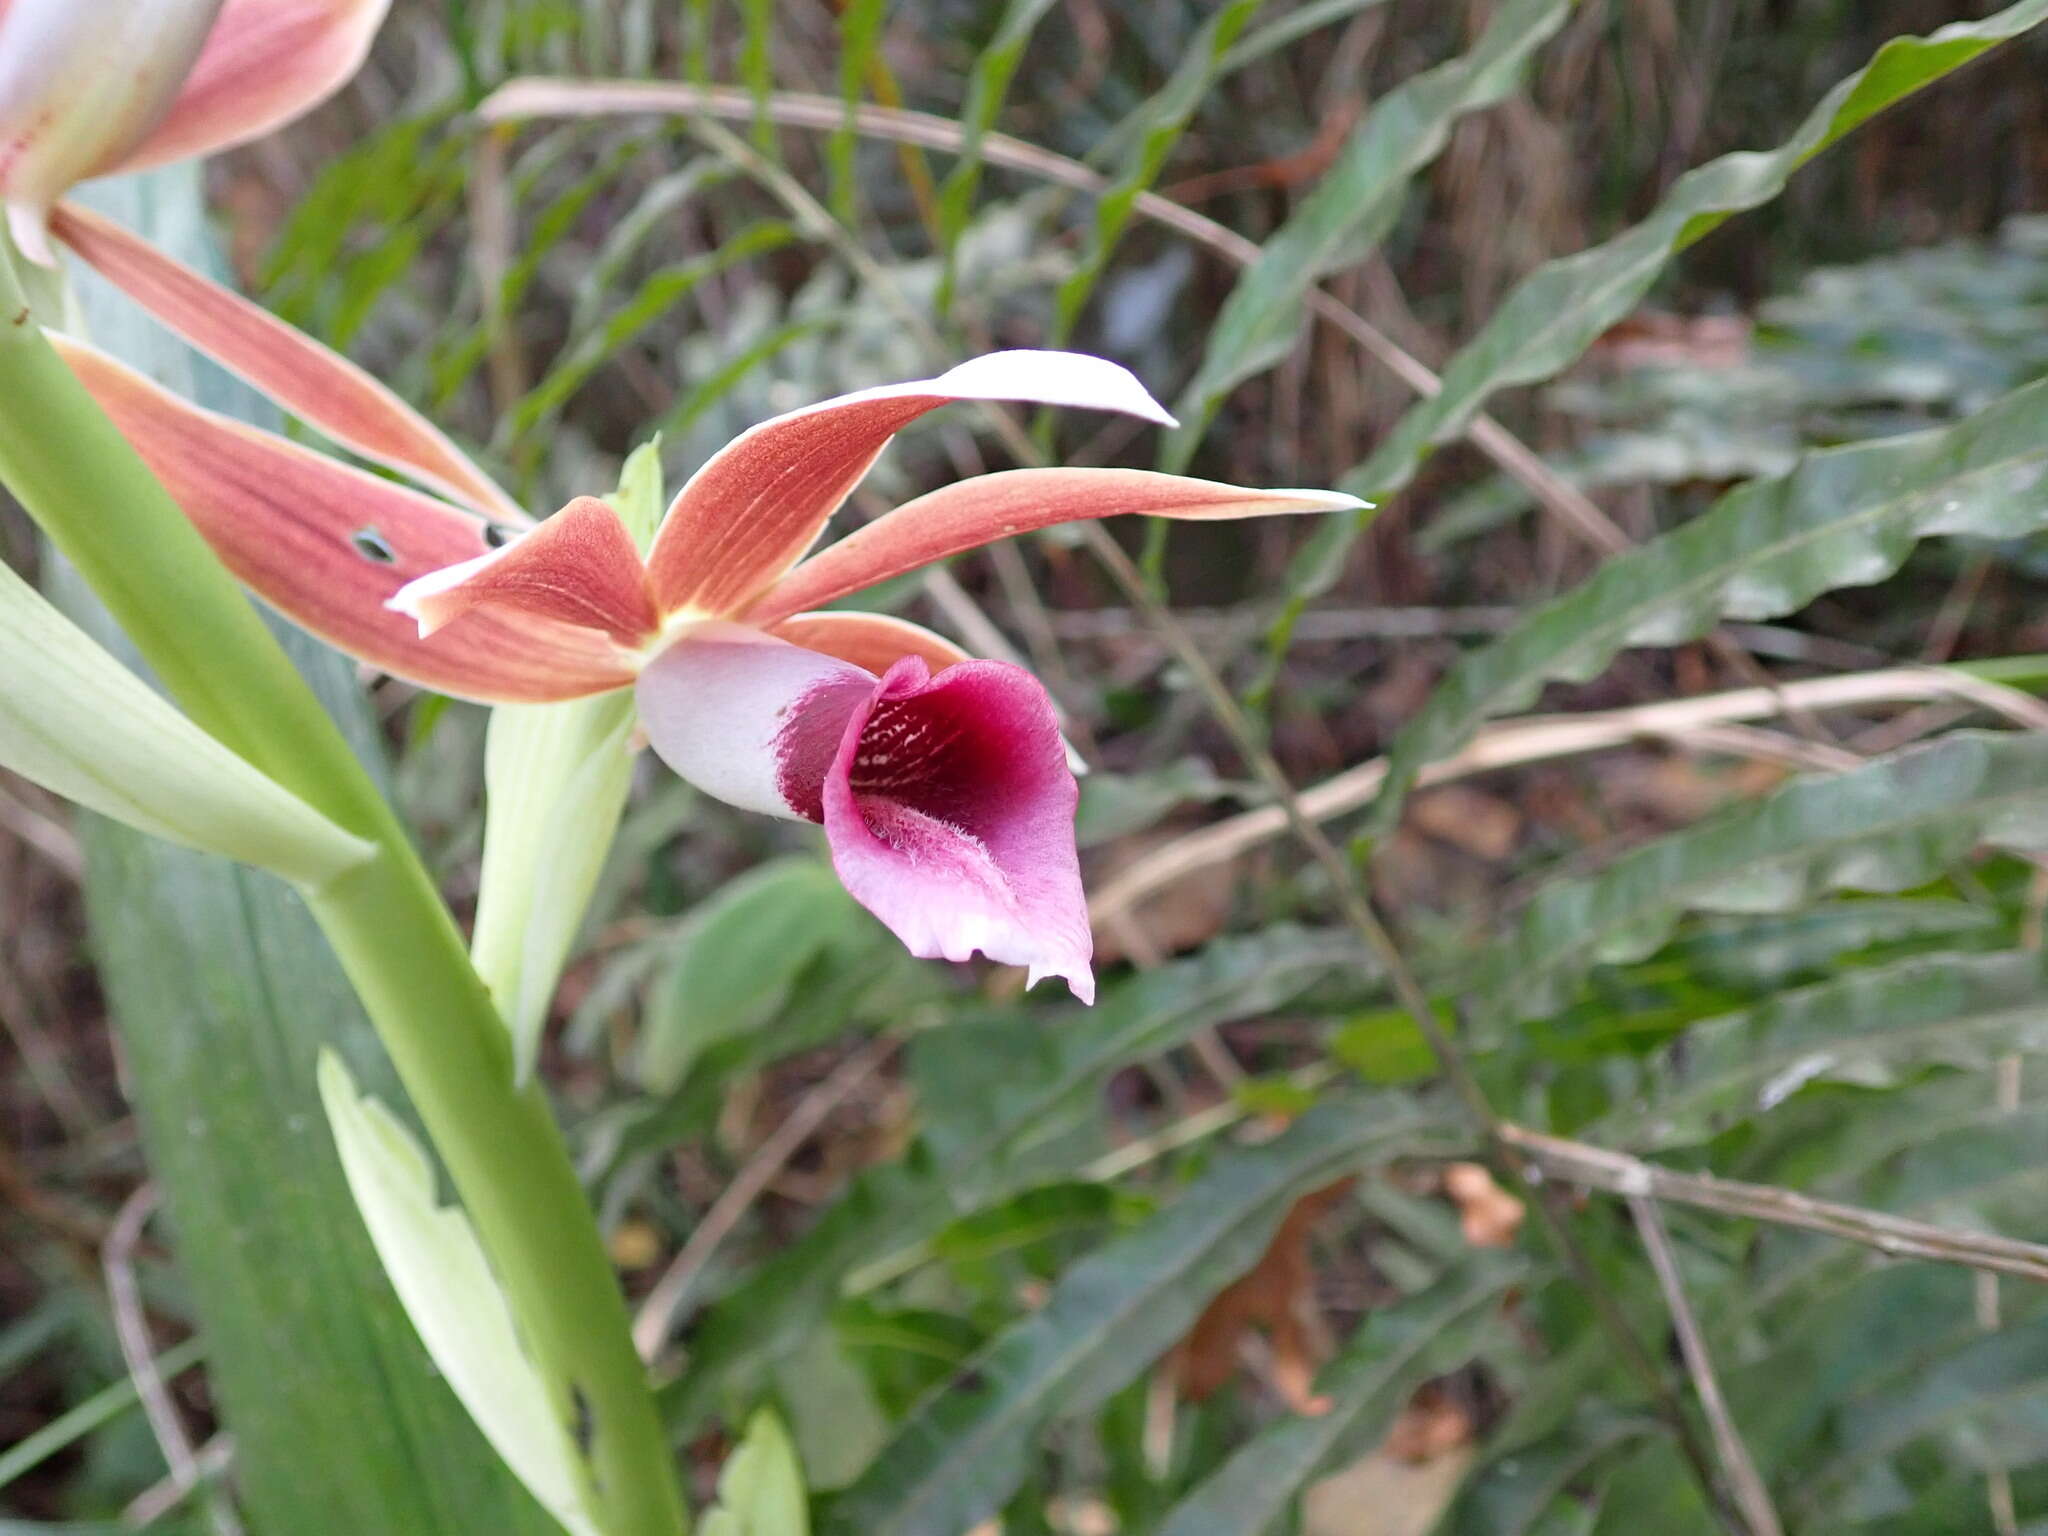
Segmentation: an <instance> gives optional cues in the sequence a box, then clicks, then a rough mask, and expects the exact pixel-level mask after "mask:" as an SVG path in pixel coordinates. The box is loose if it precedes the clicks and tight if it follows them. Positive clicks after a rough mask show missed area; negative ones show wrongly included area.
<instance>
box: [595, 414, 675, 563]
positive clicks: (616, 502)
mask: <svg viewBox="0 0 2048 1536" xmlns="http://www.w3.org/2000/svg"><path fill="white" fill-rule="evenodd" d="M605 501H606V502H607V503H608V504H609V505H610V507H611V509H612V510H613V511H614V512H616V513H618V514H619V521H620V522H622V523H624V524H625V525H626V531H627V532H628V533H630V534H632V535H633V542H634V543H635V544H637V545H639V546H640V551H641V553H642V554H645V553H646V552H647V550H648V548H649V546H651V545H652V544H653V543H654V535H655V534H656V533H657V532H658V531H659V530H660V528H661V519H662V514H663V513H665V512H666V511H668V504H667V502H666V501H664V500H663V498H662V485H661V434H660V433H658V432H657V433H655V434H653V435H652V436H651V437H649V439H648V440H647V441H646V442H644V443H642V444H641V445H640V446H639V447H637V448H635V449H634V450H633V451H632V452H631V453H629V454H627V455H626V462H625V463H624V464H622V465H620V466H619V488H618V489H617V490H616V491H613V492H612V493H611V495H609V496H607V497H605Z"/></svg>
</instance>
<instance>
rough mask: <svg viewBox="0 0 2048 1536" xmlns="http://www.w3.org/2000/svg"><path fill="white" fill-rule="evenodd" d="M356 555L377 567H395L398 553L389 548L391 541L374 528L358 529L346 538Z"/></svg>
mask: <svg viewBox="0 0 2048 1536" xmlns="http://www.w3.org/2000/svg"><path fill="white" fill-rule="evenodd" d="M348 541H349V543H350V544H352V545H354V546H355V551H356V553H357V554H359V555H361V556H362V557H363V558H364V559H365V560H374V561H376V563H377V564H379V565H396V564H397V563H398V551H397V550H395V549H393V548H392V547H391V541H390V540H389V539H387V538H385V537H384V535H383V534H381V533H379V532H378V531H377V530H376V529H375V528H358V529H357V530H356V531H355V532H354V533H352V534H350V535H349V536H348Z"/></svg>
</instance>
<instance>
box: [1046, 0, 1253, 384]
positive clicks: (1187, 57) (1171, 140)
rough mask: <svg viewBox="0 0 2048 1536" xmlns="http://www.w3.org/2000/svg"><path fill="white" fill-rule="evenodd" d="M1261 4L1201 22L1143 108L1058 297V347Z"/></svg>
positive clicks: (1239, 6)
mask: <svg viewBox="0 0 2048 1536" xmlns="http://www.w3.org/2000/svg"><path fill="white" fill-rule="evenodd" d="M1263 3H1264V0H1228V3H1226V4H1225V5H1223V6H1222V7H1221V8H1220V9H1218V10H1216V11H1215V12H1214V13H1213V14H1211V15H1210V17H1209V19H1208V20H1207V21H1205V22H1203V23H1202V27H1201V30H1200V31H1199V32H1198V33H1196V35H1195V39H1194V41H1193V42H1191V43H1190V44H1189V45H1188V50H1187V52H1186V53H1185V54H1184V55H1182V57H1181V61H1180V63H1179V64H1177V65H1176V66H1175V67H1174V71H1173V74H1172V75H1171V76H1170V77H1169V78H1168V80H1167V82H1166V84H1165V85H1164V86H1162V87H1160V89H1159V92H1158V94H1157V95H1155V96H1154V97H1153V98H1152V99H1151V100H1150V101H1149V102H1147V103H1146V104H1145V106H1144V107H1143V108H1142V109H1141V110H1142V113H1143V116H1142V117H1141V118H1140V120H1139V121H1140V124H1141V126H1139V127H1138V128H1137V143H1136V144H1134V145H1133V146H1132V147H1131V149H1130V150H1129V152H1128V153H1127V154H1126V156H1125V160H1124V164H1123V166H1122V168H1121V169H1120V170H1118V171H1117V173H1116V174H1115V175H1114V176H1113V177H1112V178H1111V181H1110V184H1109V186H1108V187H1107V188H1105V189H1104V191H1103V193H1102V196H1101V197H1100V198H1098V199H1097V200H1096V203H1095V217H1094V222H1093V224H1092V225H1091V226H1090V228H1089V232H1088V243H1087V244H1086V246H1084V247H1083V249H1082V252H1081V257H1080V259H1079V260H1078V261H1077V262H1076V263H1075V264H1074V270H1073V271H1072V272H1071V273H1069V274H1068V275H1067V277H1066V278H1065V279H1064V280H1063V281H1062V282H1061V283H1060V285H1059V288H1058V289H1057V290H1056V291H1055V293H1054V296H1053V328H1052V334H1053V337H1054V343H1053V344H1054V345H1055V346H1057V345H1059V344H1061V343H1062V342H1063V341H1064V340H1065V339H1066V337H1068V336H1069V335H1071V334H1072V333H1073V329H1074V322H1075V321H1077V320H1078V319H1080V317H1081V309H1082V307H1083V306H1084V305H1085V304H1087V302H1088V295H1089V294H1091V293H1093V292H1094V291H1095V281H1096V279H1097V278H1098V277H1100V276H1101V275H1102V269H1103V268H1104V267H1105V266H1107V265H1108V263H1109V258H1110V256H1111V255H1112V254H1113V253H1114V252H1115V250H1116V244H1117V241H1118V240H1120V239H1122V238H1123V232H1124V228H1125V226H1126V225H1127V224H1129V223H1130V218H1131V210H1132V209H1133V208H1134V207H1135V206H1136V204H1137V201H1138V194H1139V193H1141V192H1145V191H1149V190H1150V189H1151V186H1152V183H1153V182H1155V181H1157V180H1158V179H1159V171H1160V168H1161V167H1162V166H1164V165H1165V164H1166V157H1167V156H1168V155H1169V154H1171V153H1172V152H1173V147H1174V145H1176V144H1178V143H1179V142H1180V136H1181V133H1182V131H1183V130H1184V129H1185V128H1186V127H1187V124H1188V119H1189V118H1190V117H1192V116H1194V113H1195V109H1196V108H1197V107H1199V106H1200V105H1201V104H1202V99H1203V98H1204V97H1205V96H1207V95H1208V94H1209V86H1210V83H1211V82H1212V81H1214V80H1215V78H1216V72H1217V70H1218V69H1220V68H1221V67H1222V64H1223V56H1224V54H1225V53H1226V52H1227V51H1228V49H1229V48H1230V45H1231V44H1232V43H1234V42H1236V41H1237V35H1238V34H1239V33H1240V32H1242V31H1243V30H1244V28H1245V24H1246V23H1247V22H1249V21H1250V20H1251V19H1252V15H1253V13H1254V12H1256V11H1257V10H1258V8H1259V6H1260V5H1261V4H1263ZM1134 115H1135V114H1134Z"/></svg>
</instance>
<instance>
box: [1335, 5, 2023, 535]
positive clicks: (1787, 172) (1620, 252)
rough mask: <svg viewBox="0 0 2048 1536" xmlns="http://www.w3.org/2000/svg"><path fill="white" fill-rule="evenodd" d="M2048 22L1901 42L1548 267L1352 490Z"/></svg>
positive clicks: (1405, 461) (2013, 14) (1414, 453)
mask: <svg viewBox="0 0 2048 1536" xmlns="http://www.w3.org/2000/svg"><path fill="white" fill-rule="evenodd" d="M2044 18H2048V0H2020V3H2019V4H2017V5H2010V6H2007V7H2006V8H2005V9H2004V10H2002V11H1999V12H1997V13H1996V14H1994V15H1991V16H1987V17H1985V18H1984V19H1983V20H1981V21H1958V22H1954V23H1951V24H1950V25H1948V26H1945V27H1943V28H1941V29H1940V30H1939V31H1938V32H1935V33H1933V34H1931V35H1930V36H1927V37H1895V38H1893V39H1892V40H1891V41H1889V42H1887V43H1886V44H1885V45H1884V46H1883V47H1882V48H1880V49H1878V51H1877V52H1876V54H1875V55H1873V56H1872V58H1871V60H1870V62H1869V63H1868V64H1866V65H1865V66H1864V67H1863V68H1862V69H1860V70H1858V71H1857V72H1856V73H1855V74H1853V75H1851V76H1849V77H1848V78H1847V79H1846V80H1843V81H1841V82H1840V83H1839V84H1837V85H1836V86H1835V88H1834V89H1833V90H1831V91H1829V92H1828V93H1827V95H1825V96H1824V97H1822V98H1821V100H1820V102H1819V103H1818V104H1817V105H1816V106H1815V107H1814V108H1813V110H1812V111H1811V112H1809V113H1808V114H1807V116H1806V119H1805V121H1804V122H1802V123H1801V124H1800V125H1799V127H1798V129H1797V130H1795V131H1794V133H1793V134H1792V136H1791V138H1789V139H1787V140H1786V141H1785V142H1784V143H1783V144H1782V145H1780V146H1779V147H1778V148H1776V149H1774V150H1769V151H1763V152H1758V151H1747V150H1745V151H1741V152H1738V153H1735V154H1729V155H1723V156H1721V157H1720V158H1719V159H1718V160H1712V161H1709V162H1708V163H1707V164H1705V165H1702V166H1697V167H1695V168H1694V169H1692V170H1690V171H1688V172H1687V173H1686V174H1685V175H1683V176H1681V177H1680V178H1679V179H1678V180H1677V182H1675V183H1674V184H1673V185H1672V188H1671V190H1670V191H1669V192H1668V193H1666V194H1665V196H1664V199H1663V201H1662V202H1660V203H1659V204H1658V205H1657V207H1656V209H1655V210H1654V211H1653V212H1652V213H1651V214H1650V216H1649V217H1648V218H1646V219H1644V220H1643V221H1642V222H1641V223H1640V224H1637V225H1635V226H1634V227H1632V228H1630V229H1628V230H1626V231H1624V232H1623V233H1622V234H1620V235H1617V236H1616V237H1615V238H1614V239H1612V240H1610V241H1608V242H1607V243H1606V244H1604V245H1598V246H1595V247H1593V248H1592V249H1591V250H1586V251H1581V252H1579V253H1578V254H1576V255H1573V256H1567V257H1564V258H1562V259H1560V260H1557V261H1553V262H1549V263H1547V264H1546V265H1544V266H1542V267H1539V268H1537V270H1536V271H1535V272H1533V273H1531V274H1530V275H1529V276H1528V277H1527V278H1525V279H1523V281H1522V282H1521V283H1520V284H1519V285H1517V287H1516V288H1515V290H1514V292H1513V293H1511V294H1509V295H1508V297H1507V299H1506V300H1505V301H1504V302H1503V303H1502V304H1501V306H1500V308H1499V309H1497V310H1496V311H1495V312H1494V314H1493V317H1492V319H1490V320H1489V321H1488V322H1487V324H1486V326H1485V327H1484V329H1482V330H1481V331H1480V333H1479V335H1478V336H1476V337H1474V338H1473V340H1472V341H1471V342H1469V343H1468V344H1467V345H1466V346H1465V348H1464V349H1463V350H1462V351H1460V352H1459V353H1458V355H1457V356H1456V357H1454V358H1453V359H1452V360H1451V362H1450V363H1449V365H1448V366H1446V367H1445V369H1444V371H1443V389H1442V392H1441V393H1439V394H1438V395H1436V396H1434V397H1433V398H1431V399H1428V400H1424V401H1422V402H1420V403H1418V404H1417V405H1415V406H1413V407H1412V408H1410V410H1409V412H1408V414H1407V415H1406V416H1404V417H1402V418H1401V420H1400V422H1399V423H1397V424H1396V426H1395V427H1394V430H1393V431H1392V432H1391V433H1389V434H1388V435H1387V437H1386V438H1385V439H1384V440H1383V441H1382V442H1381V444H1380V446H1379V448H1378V449H1377V451H1375V452H1374V454H1373V455H1372V457H1371V458H1370V459H1368V460H1367V461H1366V462H1365V464H1364V465H1363V466H1361V467H1360V468H1358V469H1356V470H1354V471H1352V473H1351V474H1349V475H1347V476H1346V477H1345V479H1344V481H1343V485H1344V488H1345V489H1346V490H1349V491H1352V492H1354V493H1355V494H1358V495H1361V496H1367V497H1374V498H1383V497H1384V496H1385V495H1386V494H1388V493H1391V492H1393V491H1397V490H1399V489H1400V488H1401V487H1402V486H1404V485H1406V484H1407V483H1408V481H1409V479H1410V478H1412V477H1413V475H1414V473H1415V471H1416V468H1417V467H1418V466H1419V465H1420V464H1421V462H1422V458H1423V455H1424V454H1425V453H1426V452H1427V451H1428V449H1429V447H1430V445H1431V444H1434V443H1442V442H1447V441H1449V440H1450V439H1451V438H1453V437H1455V436H1456V435H1457V434H1458V433H1459V432H1461V431H1463V430H1464V428H1465V427H1466V425H1467V424H1468V423H1469V422H1470V421H1471V420H1472V418H1473V417H1474V416H1475V415H1477V414H1478V413H1479V411H1480V410H1481V409H1482V408H1483V407H1484V406H1485V404H1486V401H1487V398H1488V397H1489V396H1490V395H1492V394H1493V393H1494V391H1496V390H1499V389H1503V388H1506V387H1507V386H1509V385H1514V384H1530V383H1534V382H1536V381H1537V380H1539V379H1545V378H1549V377H1550V376H1551V375H1553V374H1555V373H1558V372H1559V371H1561V370H1562V369H1564V368H1565V367H1567V366H1569V365H1570V363H1571V362H1572V361H1573V360H1574V359H1576V358H1577V357H1578V356H1579V354H1580V353H1582V352H1584V351H1585V350H1586V348H1587V347H1588V346H1590V345H1591V344H1592V343H1593V341H1594V339H1595V338H1596V337H1598V336H1599V335H1600V333H1601V332H1602V331H1604V330H1606V329H1607V328H1608V327H1609V326H1610V325H1612V324H1614V322H1615V321H1617V320H1619V319H1621V318H1622V316H1624V315H1626V314H1627V313H1628V312H1629V311H1630V310H1632V309H1634V308H1635V306H1636V304H1637V302H1638V301H1639V300H1640V299H1641V298H1642V296H1643V295H1644V294H1645V293H1647V292H1648V291H1649V288H1650V285H1651V284H1652V283H1653V282H1655V281H1656V279H1657V274H1658V273H1659V272H1661V271H1662V270H1663V269H1664V266H1665V264H1666V263H1667V262H1669V261H1670V259H1671V258H1672V256H1674V255H1675V254H1677V253H1678V252H1679V251H1682V250H1684V249H1685V248H1686V247H1687V246H1688V245H1690V244H1692V243H1693V242H1694V241H1695V240H1697V239H1699V238H1700V236H1702V235H1704V234H1706V233H1707V231H1709V230H1711V229H1713V228H1714V227H1715V226H1716V225H1717V224H1719V223H1721V222H1722V220H1724V219H1726V218H1727V217H1728V216H1729V215H1730V214H1732V213H1739V212H1742V211H1744V210H1746V209H1750V208H1755V207H1757V206H1758V205H1760V204H1762V203H1765V202H1768V201H1769V200H1770V199H1772V198H1774V197H1776V196H1777V195H1778V193H1779V192H1780V191H1782V190H1783V189H1784V186H1785V183H1786V181H1787V180H1788V179H1789V178H1790V177H1791V175H1792V173H1793V172H1794V171H1796V170H1798V169H1799V167H1800V166H1802V165H1804V164H1805V163H1806V162H1807V161H1808V160H1810V159H1812V158H1813V157H1814V156H1815V155H1817V154H1819V153H1820V152H1821V151H1822V150H1824V149H1826V148H1827V147H1828V146H1829V145H1831V144H1833V143H1834V142H1835V141H1836V140H1837V139H1840V138H1841V137H1842V136H1843V135H1845V134H1847V133H1849V132H1850V131H1852V130H1853V129H1855V128H1857V127H1859V126H1861V125H1862V124H1863V123H1864V122H1866V121H1867V120H1869V119H1870V118H1871V117H1873V116H1875V115H1876V114H1877V113H1879V112H1882V111H1883V110H1884V109H1885V108H1886V107H1889V106H1891V105H1892V104H1893V103H1894V102H1898V101H1902V100H1904V99H1905V98H1906V97H1908V96H1910V95H1912V94H1913V93H1914V92H1915V91H1917V90H1920V89H1922V88H1923V87H1925V86H1928V85H1931V84H1933V83H1934V82H1935V81H1937V80H1939V79H1941V78H1942V77H1943V76H1945V75H1948V74H1950V73H1952V72H1954V71H1955V70H1957V69H1960V68H1961V67H1962V66H1963V65H1965V64H1967V63H1969V62H1970V61H1971V60H1972V59H1974V58H1976V57H1978V56H1979V55H1980V54H1982V53H1984V52H1986V51H1987V50H1989V49H1991V48H1995V47H1996V46H1998V44H2000V43H2002V42H2005V41H2007V40H2008V39H2010V38H2014V37H2017V36H2019V35H2020V34H2021V33H2022V32H2025V31H2027V30H2029V29H2030V28H2032V27H2034V26H2036V25H2037V24H2039V23H2040V22H2041V21H2042V20H2043V19H2044Z"/></svg>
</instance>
